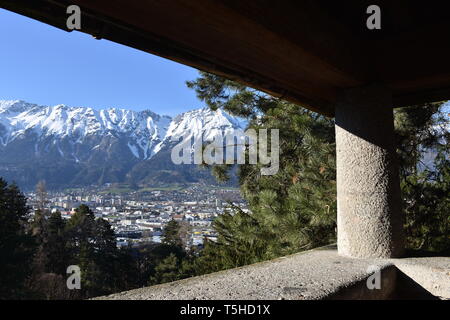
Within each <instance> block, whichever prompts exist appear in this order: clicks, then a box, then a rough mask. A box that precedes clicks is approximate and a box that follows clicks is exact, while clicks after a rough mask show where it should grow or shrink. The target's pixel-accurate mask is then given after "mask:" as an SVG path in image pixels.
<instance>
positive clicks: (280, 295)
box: [96, 246, 395, 300]
mask: <svg viewBox="0 0 450 320" xmlns="http://www.w3.org/2000/svg"><path fill="white" fill-rule="evenodd" d="M374 267H377V268H379V269H381V274H382V277H381V279H382V286H381V288H382V289H380V290H369V289H367V286H366V279H367V278H368V277H369V276H371V275H372V274H373V271H371V269H370V268H374ZM394 284H395V272H394V266H393V264H392V262H390V261H380V260H377V259H352V258H347V257H342V256H339V255H338V254H337V251H336V248H335V247H334V246H329V247H322V248H318V249H314V250H311V251H305V252H301V253H298V254H294V255H290V256H286V257H282V258H278V259H275V260H270V261H266V262H261V263H257V264H253V265H249V266H244V267H241V268H236V269H230V270H225V271H221V272H216V273H212V274H208V275H204V276H200V277H193V278H189V279H184V280H180V281H175V282H171V283H166V284H162V285H157V286H152V287H146V288H141V289H135V290H131V291H126V292H121V293H117V294H112V295H109V296H104V297H98V298H96V299H120V300H122V299H124V300H126V299H133V300H135V299H138V300H176V299H189V300H192V299H193V300H196V299H221V300H224V299H226V300H228V299H230V300H244V299H245V300H252V299H265V300H278V299H325V298H329V299H341V298H368V299H370V298H374V299H383V298H388V297H389V296H390V295H391V294H392V292H393V290H394Z"/></svg>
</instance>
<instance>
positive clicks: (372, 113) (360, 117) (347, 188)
mask: <svg viewBox="0 0 450 320" xmlns="http://www.w3.org/2000/svg"><path fill="white" fill-rule="evenodd" d="M336 161H337V163H336V168H337V205H338V212H337V227H338V228H337V230H338V231H337V232H338V252H339V254H342V255H345V256H350V257H355V258H393V257H399V256H401V254H402V251H403V247H404V244H403V242H404V241H403V217H402V211H401V203H400V183H399V175H398V164H397V158H396V155H395V147H394V122H393V110H392V101H391V93H390V91H389V90H388V89H387V88H385V87H383V86H381V85H372V86H368V87H361V88H353V89H349V90H347V91H345V92H344V94H343V95H342V96H341V97H340V99H339V101H338V103H337V105H336Z"/></svg>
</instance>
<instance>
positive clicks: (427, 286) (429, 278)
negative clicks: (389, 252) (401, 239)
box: [392, 257, 450, 299]
mask: <svg viewBox="0 0 450 320" xmlns="http://www.w3.org/2000/svg"><path fill="white" fill-rule="evenodd" d="M392 261H393V263H394V264H395V266H396V267H397V269H398V273H399V279H400V280H402V282H403V284H402V283H401V284H400V286H399V287H401V285H403V286H404V287H405V288H404V290H406V289H410V290H418V289H421V290H426V291H427V292H429V293H430V294H431V295H433V296H435V297H438V298H440V299H450V258H449V257H427V258H406V259H393V260H392ZM405 282H408V283H409V286H408V284H405ZM412 283H414V286H411V284H412Z"/></svg>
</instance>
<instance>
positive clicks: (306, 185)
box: [188, 73, 336, 270]
mask: <svg viewBox="0 0 450 320" xmlns="http://www.w3.org/2000/svg"><path fill="white" fill-rule="evenodd" d="M188 86H189V87H191V88H193V89H195V90H196V92H197V95H198V97H199V98H200V99H202V100H203V101H205V102H206V103H207V104H208V105H209V106H210V108H212V109H217V108H223V109H224V110H226V111H228V112H230V113H232V114H233V115H235V116H241V117H246V118H247V119H249V128H252V129H255V130H256V131H258V129H280V131H279V133H280V136H279V140H280V168H279V171H278V173H277V174H275V175H272V176H263V175H261V173H260V169H261V167H262V165H261V164H258V165H250V164H245V165H240V166H239V169H238V177H239V183H240V186H241V193H242V195H243V197H244V198H245V199H246V200H247V201H248V203H249V207H250V211H251V212H250V213H248V212H244V211H243V210H241V209H240V208H237V207H234V206H230V210H229V211H228V212H227V213H225V214H223V215H221V216H220V217H218V218H217V219H216V220H215V221H214V228H215V230H216V231H217V233H218V240H217V242H207V243H206V244H205V250H204V251H203V252H202V253H201V257H200V258H199V261H201V263H199V265H203V266H205V265H210V268H211V270H220V269H223V268H231V267H236V266H240V265H244V264H249V263H253V262H257V261H261V260H265V259H270V258H274V257H277V256H281V255H286V254H289V253H293V252H298V251H301V250H305V249H309V248H314V247H316V246H319V245H323V244H328V243H330V242H333V241H334V240H335V227H336V221H335V220H336V191H335V185H336V182H335V151H334V150H335V145H334V122H333V121H332V120H330V119H327V118H325V117H322V116H320V115H318V114H315V113H313V112H310V111H308V110H306V109H304V108H301V107H299V106H296V105H293V104H290V103H287V102H284V101H282V100H280V99H276V98H273V97H270V96H268V95H266V94H263V93H261V92H257V91H255V90H253V89H249V88H246V87H245V86H242V85H239V84H236V83H234V82H232V81H229V80H225V79H222V78H220V77H218V76H214V75H210V74H207V73H201V75H200V77H199V78H198V79H197V80H195V81H192V82H189V83H188ZM269 149H270V148H269ZM231 168H232V166H231V165H218V166H213V167H212V170H213V174H214V175H215V176H216V177H217V178H219V179H220V180H226V179H229V178H230V169H231Z"/></svg>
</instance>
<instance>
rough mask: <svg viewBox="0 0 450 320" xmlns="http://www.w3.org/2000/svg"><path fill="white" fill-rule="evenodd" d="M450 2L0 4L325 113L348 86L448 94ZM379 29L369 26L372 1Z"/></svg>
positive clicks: (398, 96) (402, 96) (398, 101)
mask: <svg viewBox="0 0 450 320" xmlns="http://www.w3.org/2000/svg"><path fill="white" fill-rule="evenodd" d="M447 2H448V1H439V0H433V1H427V2H423V1H421V2H416V1H402V0H395V1H393V0H386V1H366V0H346V1H329V0H276V1H275V0H246V1H242V0H222V1H220V0H122V1H120V0H70V1H65V0H0V7H2V8H5V9H8V10H11V11H14V12H17V13H19V14H22V15H25V16H28V17H31V18H34V19H37V20H40V21H42V22H45V23H48V24H51V25H53V26H56V27H58V28H61V29H63V30H67V27H66V20H67V17H68V14H67V13H66V9H67V7H68V6H69V5H71V4H76V5H79V6H80V7H81V11H82V20H81V21H82V26H81V30H80V31H81V32H85V33H88V34H92V35H94V36H95V37H96V38H103V39H108V40H111V41H115V42H117V43H121V44H124V45H127V46H130V47H133V48H137V49H139V50H143V51H146V52H149V53H152V54H156V55H159V56H162V57H165V58H168V59H171V60H174V61H177V62H180V63H183V64H186V65H189V66H192V67H195V68H198V69H201V70H204V71H208V72H211V73H215V74H218V75H221V76H225V77H227V78H229V79H233V80H236V81H239V82H241V83H243V84H246V85H248V86H251V87H254V88H256V89H259V90H262V91H264V92H267V93H269V94H271V95H274V96H276V97H281V98H284V99H286V100H288V101H291V102H294V103H298V104H301V105H303V106H305V107H308V108H309V109H311V110H314V111H317V112H319V113H322V114H324V115H327V116H333V115H334V104H335V102H336V99H337V98H338V95H339V94H340V92H341V91H342V90H343V89H347V88H352V87H357V86H363V85H367V84H371V83H384V84H385V85H387V86H388V87H389V88H390V89H391V90H392V93H393V102H394V106H395V107H398V106H406V105H410V104H418V103H423V102H431V101H439V100H445V99H450V11H449V10H447V6H448V5H446V3H447ZM372 4H377V5H378V6H379V7H380V8H381V30H369V29H368V28H367V27H366V19H367V18H368V17H369V14H367V13H366V9H367V7H368V6H369V5H372Z"/></svg>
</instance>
